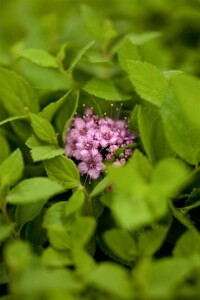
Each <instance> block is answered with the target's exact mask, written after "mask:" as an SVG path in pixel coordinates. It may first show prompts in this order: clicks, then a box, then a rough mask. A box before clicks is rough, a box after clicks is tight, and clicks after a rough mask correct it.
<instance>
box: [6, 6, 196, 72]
mask: <svg viewBox="0 0 200 300" xmlns="http://www.w3.org/2000/svg"><path fill="white" fill-rule="evenodd" d="M83 4H86V5H89V6H90V7H91V8H92V9H93V11H94V13H96V15H97V16H98V18H102V19H105V20H110V21H111V22H112V27H113V28H114V30H115V32H116V37H115V39H113V40H112V43H114V42H115V43H116V42H117V41H120V39H121V38H122V37H123V36H124V35H126V34H129V33H143V32H149V31H156V32H160V33H161V35H160V37H159V38H157V39H154V40H152V41H151V42H148V43H147V44H146V45H145V49H144V50H143V51H144V52H145V53H144V54H145V58H146V60H147V61H149V62H151V63H153V64H156V65H157V66H158V67H160V68H162V69H164V70H165V69H181V70H184V71H186V72H189V73H191V74H195V75H200V68H199V66H200V56H199V50H200V1H199V0H176V1H174V0H153V1H152V0H108V1H106V0H95V1H93V0H85V1H84V0H82V1H81V0H0V64H1V65H3V66H9V67H10V66H13V62H14V60H15V59H16V57H17V55H18V54H19V53H20V51H22V50H23V49H26V48H40V49H46V50H48V51H49V52H50V53H52V54H55V53H57V51H58V50H59V48H60V46H61V45H62V44H63V43H65V42H74V41H75V42H76V43H77V47H79V48H80V47H81V46H83V45H85V44H86V43H87V42H88V41H91V40H92V39H94V32H93V33H91V32H89V31H88V30H87V22H90V23H94V24H95V22H96V19H95V18H93V17H92V16H91V19H90V20H85V19H84V17H83V14H82V12H81V11H82V5H83ZM109 24H110V23H109ZM94 28H95V27H94ZM112 43H111V44H110V46H112Z"/></svg>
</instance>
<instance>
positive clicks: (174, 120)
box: [161, 90, 200, 165]
mask: <svg viewBox="0 0 200 300" xmlns="http://www.w3.org/2000/svg"><path fill="white" fill-rule="evenodd" d="M161 116H162V120H163V123H164V129H165V133H166V137H167V140H168V142H169V144H170V146H171V147H172V149H173V150H174V151H175V152H176V153H177V154H178V155H179V156H180V157H181V158H183V159H184V160H185V161H186V162H188V163H189V164H192V165H196V164H198V162H199V161H200V131H199V129H198V128H197V127H195V126H193V125H192V124H191V123H190V122H188V120H186V118H185V115H184V113H183V112H182V110H181V107H180V106H179V103H178V99H177V96H176V93H175V92H174V91H173V90H170V91H169V93H168V94H167V97H166V99H165V101H164V102H163V104H162V107H161Z"/></svg>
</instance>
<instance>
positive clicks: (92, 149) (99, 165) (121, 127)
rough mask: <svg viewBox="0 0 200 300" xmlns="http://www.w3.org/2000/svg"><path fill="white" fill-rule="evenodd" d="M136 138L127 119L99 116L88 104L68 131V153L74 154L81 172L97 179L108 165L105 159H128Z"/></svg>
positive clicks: (119, 162)
mask: <svg viewBox="0 0 200 300" xmlns="http://www.w3.org/2000/svg"><path fill="white" fill-rule="evenodd" d="M135 138H136V136H135V134H133V133H132V132H131V131H130V130H129V129H128V128H127V124H126V121H125V120H113V119H112V118H109V117H107V116H105V117H104V118H99V116H97V115H94V113H93V109H92V108H86V109H85V113H84V116H83V117H82V118H81V117H79V116H76V117H75V118H74V120H73V121H72V126H71V128H70V129H69V130H68V132H67V135H66V145H65V148H66V156H68V157H72V158H74V160H75V162H76V163H77V165H78V170H79V172H80V173H81V174H86V175H87V176H89V177H90V178H91V179H97V178H98V177H99V176H100V173H101V172H102V171H103V170H104V169H105V165H104V164H103V160H104V159H105V160H107V161H112V163H113V166H122V165H124V164H125V163H126V161H127V159H128V157H130V156H131V154H132V149H131V148H130V145H131V144H132V143H133V141H134V139H135ZM118 150H119V151H118ZM102 153H103V154H102Z"/></svg>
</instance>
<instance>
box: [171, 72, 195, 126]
mask: <svg viewBox="0 0 200 300" xmlns="http://www.w3.org/2000/svg"><path fill="white" fill-rule="evenodd" d="M171 83H172V88H173V91H174V94H175V97H176V100H177V104H178V105H179V107H180V110H181V112H182V113H183V115H184V116H185V117H186V119H187V120H188V122H189V124H191V125H193V126H195V127H197V128H198V130H200V121H199V115H200V101H199V99H200V83H199V78H195V77H193V76H191V75H187V74H180V75H178V76H175V77H173V78H172V79H171Z"/></svg>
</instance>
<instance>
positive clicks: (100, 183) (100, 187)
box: [90, 176, 110, 197]
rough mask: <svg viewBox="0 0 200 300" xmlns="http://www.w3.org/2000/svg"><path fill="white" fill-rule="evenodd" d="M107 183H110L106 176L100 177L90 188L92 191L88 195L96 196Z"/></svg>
mask: <svg viewBox="0 0 200 300" xmlns="http://www.w3.org/2000/svg"><path fill="white" fill-rule="evenodd" d="M109 184H110V181H109V178H108V176H106V177H104V179H102V180H101V181H100V182H99V183H98V184H97V185H96V186H95V188H94V189H93V190H92V192H91V193H90V197H96V196H98V195H99V194H100V193H102V192H103V191H104V190H105V189H106V188H107V187H108V186H109Z"/></svg>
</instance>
